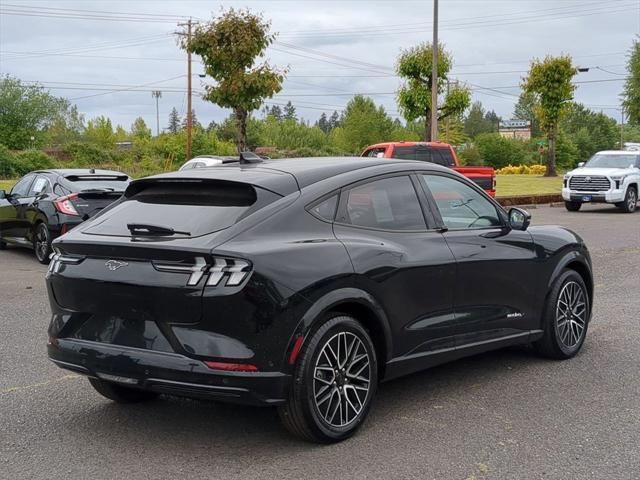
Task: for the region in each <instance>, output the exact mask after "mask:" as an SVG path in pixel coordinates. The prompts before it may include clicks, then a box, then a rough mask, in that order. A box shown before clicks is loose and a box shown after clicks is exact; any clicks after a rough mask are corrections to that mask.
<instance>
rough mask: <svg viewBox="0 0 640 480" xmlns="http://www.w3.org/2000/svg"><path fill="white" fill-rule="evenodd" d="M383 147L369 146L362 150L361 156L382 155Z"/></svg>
mask: <svg viewBox="0 0 640 480" xmlns="http://www.w3.org/2000/svg"><path fill="white" fill-rule="evenodd" d="M384 151H385V148H382V147H381V148H371V149H369V150H367V151H366V152H364V154H363V155H362V156H363V157H384Z"/></svg>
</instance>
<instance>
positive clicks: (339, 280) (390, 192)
mask: <svg viewBox="0 0 640 480" xmlns="http://www.w3.org/2000/svg"><path fill="white" fill-rule="evenodd" d="M528 226H529V215H528V214H527V213H526V212H525V211H523V210H519V209H516V208H514V209H511V210H510V211H509V213H507V212H506V211H504V210H503V209H502V208H501V207H500V206H499V205H498V204H497V203H496V202H495V201H494V200H492V199H491V198H489V197H488V196H487V195H486V194H485V193H484V192H483V191H482V189H480V188H479V187H478V186H477V185H475V184H474V183H472V182H471V181H469V180H467V179H465V178H464V177H462V176H460V175H459V174H457V173H455V172H452V171H451V170H449V169H446V168H444V167H440V166H437V165H433V164H428V163H423V162H413V161H406V160H393V159H377V158H315V159H288V160H277V161H265V162H262V163H253V164H235V165H221V166H219V167H217V168H212V169H193V170H187V171H184V172H176V173H170V174H163V175H159V176H155V177H150V178H146V179H141V180H136V181H134V182H132V183H131V185H129V187H128V188H127V190H126V192H125V194H124V195H123V197H122V198H121V199H120V200H119V201H117V202H116V203H115V204H113V205H112V206H111V207H109V208H108V209H107V210H105V211H104V212H103V213H102V214H101V215H100V216H99V217H97V218H95V219H92V220H90V221H88V222H85V223H84V224H83V225H81V226H79V227H78V228H76V229H74V230H73V231H72V232H70V233H68V234H67V235H65V236H64V237H63V238H60V239H59V240H57V241H56V242H54V250H55V254H54V260H53V261H52V263H51V265H50V267H49V272H48V274H47V286H48V292H49V299H50V302H51V308H52V310H53V316H52V320H51V324H50V327H49V344H48V352H49V357H50V358H51V360H53V362H55V363H56V364H57V365H58V366H60V367H62V368H65V369H68V370H72V371H74V372H78V373H81V374H84V375H87V376H88V377H89V381H90V383H91V385H93V387H94V388H95V389H96V390H97V391H98V392H100V393H101V394H102V395H104V396H105V397H107V398H109V399H112V400H115V401H117V402H137V401H142V400H148V399H152V398H154V397H156V396H157V395H158V394H160V393H166V394H174V395H182V396H188V397H203V398H211V399H219V400H223V401H229V402H238V403H249V404H256V405H273V406H277V407H278V408H279V411H280V415H281V418H282V420H283V422H284V424H285V425H286V426H287V427H288V429H289V430H290V431H292V432H293V433H295V434H297V435H299V436H301V437H303V438H306V439H310V440H313V441H320V442H332V441H339V440H342V439H344V438H346V437H348V436H349V435H351V434H352V433H353V432H354V431H355V430H356V429H357V428H358V427H359V426H360V425H361V424H362V422H363V420H364V419H365V417H366V416H367V413H368V412H369V409H370V407H371V403H372V400H373V398H374V396H375V393H376V388H377V386H378V382H379V381H380V380H388V379H392V378H396V377H399V376H401V375H406V374H409V373H411V372H415V371H418V370H422V369H424V368H427V367H430V366H433V365H436V364H439V363H443V362H446V361H450V360H454V359H457V358H461V357H464V356H467V355H472V354H476V353H480V352H485V351H488V350H492V349H497V348H501V347H506V346H509V345H517V344H530V343H532V344H533V345H534V346H535V348H536V349H537V350H538V351H539V352H540V353H542V354H544V355H546V356H549V357H553V358H559V359H564V358H570V357H572V356H574V355H575V354H576V353H577V352H578V351H579V350H580V348H581V346H582V344H583V342H584V339H585V335H586V332H587V326H588V322H589V320H590V315H591V305H592V299H593V280H592V274H591V261H590V257H589V253H588V251H587V247H586V246H585V244H584V242H583V241H582V240H581V239H580V237H578V236H577V235H576V234H575V233H573V232H571V231H569V230H566V229H564V228H560V227H555V226H552V227H542V226H536V227H531V228H528Z"/></svg>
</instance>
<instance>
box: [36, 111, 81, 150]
mask: <svg viewBox="0 0 640 480" xmlns="http://www.w3.org/2000/svg"><path fill="white" fill-rule="evenodd" d="M84 129H85V125H84V115H82V114H81V113H79V112H78V107H77V106H75V105H73V106H71V107H70V108H68V109H66V110H65V111H64V112H61V113H60V115H58V116H57V118H56V119H55V120H54V121H53V123H52V124H51V125H50V126H49V127H47V129H46V130H45V131H44V135H43V143H44V144H45V145H47V146H53V145H62V144H64V143H68V142H75V141H78V140H80V137H81V136H82V134H83V133H84Z"/></svg>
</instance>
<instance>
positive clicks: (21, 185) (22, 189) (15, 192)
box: [11, 175, 34, 198]
mask: <svg viewBox="0 0 640 480" xmlns="http://www.w3.org/2000/svg"><path fill="white" fill-rule="evenodd" d="M33 177H34V175H27V176H26V177H24V178H23V179H22V180H20V181H19V182H18V183H16V184H15V185H14V186H13V188H12V189H11V195H12V196H14V197H16V198H19V197H26V196H27V195H28V193H29V187H30V186H31V182H32V181H33Z"/></svg>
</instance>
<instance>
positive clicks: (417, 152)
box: [393, 145, 455, 167]
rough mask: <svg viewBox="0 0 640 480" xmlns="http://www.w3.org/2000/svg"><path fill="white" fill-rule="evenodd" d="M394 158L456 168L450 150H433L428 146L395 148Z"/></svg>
mask: <svg viewBox="0 0 640 480" xmlns="http://www.w3.org/2000/svg"><path fill="white" fill-rule="evenodd" d="M393 157H394V158H400V159H402V160H419V161H421V162H432V163H437V164H438V165H444V166H445V167H455V160H454V159H453V155H452V154H451V150H449V149H448V148H433V147H431V146H427V145H416V146H413V147H394V149H393Z"/></svg>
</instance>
